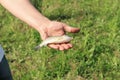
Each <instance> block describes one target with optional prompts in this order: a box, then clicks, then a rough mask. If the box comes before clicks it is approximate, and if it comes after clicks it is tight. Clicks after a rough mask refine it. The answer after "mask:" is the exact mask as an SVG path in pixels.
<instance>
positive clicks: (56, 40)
mask: <svg viewBox="0 0 120 80" xmlns="http://www.w3.org/2000/svg"><path fill="white" fill-rule="evenodd" d="M72 39H73V37H70V36H68V35H62V36H52V37H48V38H47V39H45V40H43V41H42V42H41V43H40V44H39V45H38V46H36V47H35V50H38V49H40V48H41V47H43V46H47V45H48V44H53V43H55V44H56V43H66V42H70V41H71V40H72Z"/></svg>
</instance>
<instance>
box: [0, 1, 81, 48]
mask: <svg viewBox="0 0 120 80" xmlns="http://www.w3.org/2000/svg"><path fill="white" fill-rule="evenodd" d="M0 4H1V5H2V6H3V7H5V8H6V9H7V10H8V11H10V12H11V13H12V14H13V15H14V16H16V17H18V18H19V19H21V20H22V21H24V22H25V23H27V24H28V25H30V26H31V27H32V28H34V29H35V30H37V31H38V32H39V33H40V35H41V38H42V40H44V39H46V38H47V37H50V36H61V35H64V34H65V32H66V31H67V32H72V33H76V32H79V30H80V29H79V28H73V27H71V26H69V25H67V24H65V23H62V22H57V21H51V20H49V19H48V18H46V17H45V16H43V15H42V14H41V13H40V12H39V11H38V10H37V9H36V8H35V7H34V6H33V5H32V4H31V2H30V0H0ZM48 46H49V47H51V48H54V49H57V50H67V49H70V48H71V47H73V46H72V44H71V43H62V44H49V45H48Z"/></svg>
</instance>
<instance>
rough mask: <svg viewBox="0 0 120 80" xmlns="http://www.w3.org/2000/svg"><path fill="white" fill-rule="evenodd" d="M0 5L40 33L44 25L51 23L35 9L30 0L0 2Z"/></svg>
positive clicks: (1, 0) (3, 0)
mask: <svg viewBox="0 0 120 80" xmlns="http://www.w3.org/2000/svg"><path fill="white" fill-rule="evenodd" d="M0 3H1V4H2V5H3V6H4V7H5V8H6V9H7V10H9V11H10V12H11V13H12V14H13V15H15V16H16V17H18V18H19V19H21V20H22V21H24V22H26V23H27V24H29V25H30V26H32V27H33V28H35V29H36V30H38V31H40V27H42V25H44V24H45V23H46V24H47V23H49V22H50V20H49V19H47V18H46V17H44V16H43V15H42V14H40V13H39V12H38V11H37V10H36V9H35V8H34V6H33V5H32V4H31V3H30V1H29V0H0Z"/></svg>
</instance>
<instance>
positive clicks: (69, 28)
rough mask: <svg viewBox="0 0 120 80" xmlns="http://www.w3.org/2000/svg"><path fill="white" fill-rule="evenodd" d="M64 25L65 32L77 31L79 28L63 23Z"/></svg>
mask: <svg viewBox="0 0 120 80" xmlns="http://www.w3.org/2000/svg"><path fill="white" fill-rule="evenodd" d="M63 26H64V30H65V31H67V32H72V33H76V32H79V31H80V29H79V28H73V27H70V26H68V25H66V24H63Z"/></svg>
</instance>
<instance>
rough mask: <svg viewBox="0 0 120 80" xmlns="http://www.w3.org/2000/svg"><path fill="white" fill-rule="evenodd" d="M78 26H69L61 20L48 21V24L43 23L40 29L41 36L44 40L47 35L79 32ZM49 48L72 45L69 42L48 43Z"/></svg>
mask: <svg viewBox="0 0 120 80" xmlns="http://www.w3.org/2000/svg"><path fill="white" fill-rule="evenodd" d="M79 30H80V29H79V28H73V27H70V26H68V25H66V24H64V23H62V22H56V21H50V22H49V23H48V24H46V25H43V26H42V27H41V30H40V35H41V38H42V39H43V40H44V39H46V38H47V37H49V36H61V35H64V34H65V32H66V31H67V32H72V33H75V32H79ZM48 46H49V47H51V48H54V49H58V50H66V49H70V48H71V47H72V44H71V43H62V44H49V45H48Z"/></svg>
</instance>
